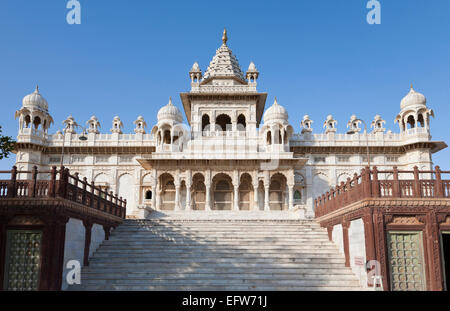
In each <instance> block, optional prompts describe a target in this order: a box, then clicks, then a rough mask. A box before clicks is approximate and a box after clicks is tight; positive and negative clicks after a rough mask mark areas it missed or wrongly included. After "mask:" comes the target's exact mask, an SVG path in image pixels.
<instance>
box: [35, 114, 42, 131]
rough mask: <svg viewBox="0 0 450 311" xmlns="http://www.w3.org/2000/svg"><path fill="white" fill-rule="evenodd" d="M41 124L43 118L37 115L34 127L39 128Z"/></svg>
mask: <svg viewBox="0 0 450 311" xmlns="http://www.w3.org/2000/svg"><path fill="white" fill-rule="evenodd" d="M40 124H41V118H39V117H35V118H34V121H33V125H34V128H35V129H36V130H37V129H38V128H39V125H40Z"/></svg>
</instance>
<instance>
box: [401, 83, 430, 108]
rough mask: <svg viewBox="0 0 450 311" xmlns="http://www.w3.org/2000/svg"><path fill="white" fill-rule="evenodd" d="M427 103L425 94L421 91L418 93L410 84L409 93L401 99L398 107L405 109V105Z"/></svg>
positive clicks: (424, 104) (412, 105) (423, 104)
mask: <svg viewBox="0 0 450 311" xmlns="http://www.w3.org/2000/svg"><path fill="white" fill-rule="evenodd" d="M426 105H427V99H426V98H425V96H424V95H423V94H421V93H418V92H416V91H414V89H413V88H412V85H411V90H410V91H409V93H408V94H407V95H406V96H405V97H404V98H403V99H402V101H401V103H400V108H401V109H405V108H407V107H414V106H426Z"/></svg>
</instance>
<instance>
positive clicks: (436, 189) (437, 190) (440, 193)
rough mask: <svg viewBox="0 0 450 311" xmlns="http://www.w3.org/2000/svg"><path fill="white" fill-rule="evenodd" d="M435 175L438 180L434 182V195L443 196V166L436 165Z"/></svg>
mask: <svg viewBox="0 0 450 311" xmlns="http://www.w3.org/2000/svg"><path fill="white" fill-rule="evenodd" d="M435 175H436V180H435V184H434V195H435V196H436V198H443V197H444V189H443V188H442V179H441V168H440V167H439V166H436V167H435Z"/></svg>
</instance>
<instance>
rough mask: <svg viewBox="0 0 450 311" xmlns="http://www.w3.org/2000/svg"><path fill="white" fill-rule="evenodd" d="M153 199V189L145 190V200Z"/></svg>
mask: <svg viewBox="0 0 450 311" xmlns="http://www.w3.org/2000/svg"><path fill="white" fill-rule="evenodd" d="M151 199H152V191H151V190H147V191H145V200H151Z"/></svg>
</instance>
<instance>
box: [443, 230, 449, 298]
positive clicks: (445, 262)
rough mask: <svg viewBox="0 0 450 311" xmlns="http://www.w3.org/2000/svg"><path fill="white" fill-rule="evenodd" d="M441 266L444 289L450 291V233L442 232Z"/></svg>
mask: <svg viewBox="0 0 450 311" xmlns="http://www.w3.org/2000/svg"><path fill="white" fill-rule="evenodd" d="M441 242H442V243H441V245H442V266H443V271H444V289H445V290H447V291H448V290H450V231H449V232H442V235H441Z"/></svg>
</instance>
